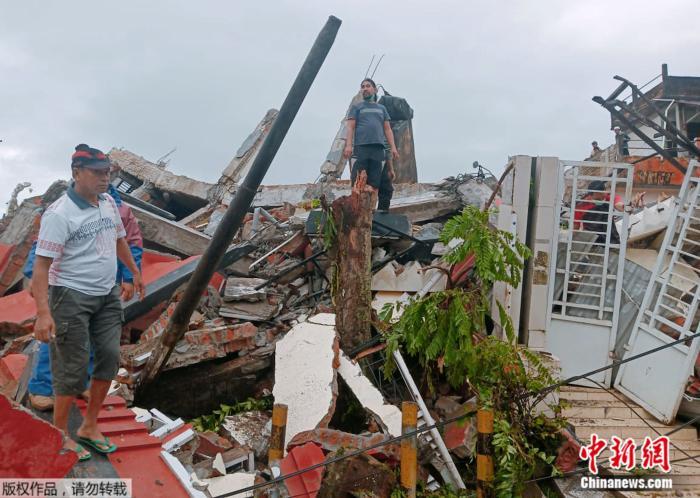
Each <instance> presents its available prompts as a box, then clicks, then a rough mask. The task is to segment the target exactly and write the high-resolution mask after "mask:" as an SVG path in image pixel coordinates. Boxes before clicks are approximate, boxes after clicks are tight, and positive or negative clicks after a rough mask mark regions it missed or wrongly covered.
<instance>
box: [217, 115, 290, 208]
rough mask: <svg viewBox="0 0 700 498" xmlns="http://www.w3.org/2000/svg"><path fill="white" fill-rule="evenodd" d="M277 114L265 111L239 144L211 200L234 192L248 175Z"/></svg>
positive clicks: (219, 198)
mask: <svg viewBox="0 0 700 498" xmlns="http://www.w3.org/2000/svg"><path fill="white" fill-rule="evenodd" d="M278 114H279V111H278V110H277V109H270V110H269V111H267V112H266V113H265V116H264V117H263V119H262V121H260V122H259V123H258V125H257V126H256V127H255V130H253V132H252V133H251V134H250V135H248V137H247V138H246V139H245V141H244V142H243V144H241V146H240V147H239V149H238V151H236V155H235V156H234V157H233V159H231V162H230V163H229V164H228V166H227V167H226V169H224V171H223V172H222V173H221V178H220V179H219V181H218V183H217V185H216V188H217V189H220V192H217V194H216V195H214V196H213V199H215V200H221V199H223V197H224V195H225V194H229V195H230V194H232V193H233V192H235V189H236V184H237V183H238V182H239V181H240V180H241V178H245V176H246V175H247V174H248V171H249V170H250V167H251V166H252V164H253V161H255V158H256V157H257V155H258V151H259V150H260V146H261V145H262V143H263V142H264V141H265V138H266V137H267V134H268V133H269V132H270V129H271V128H272V125H273V124H274V122H275V120H276V119H277V115H278Z"/></svg>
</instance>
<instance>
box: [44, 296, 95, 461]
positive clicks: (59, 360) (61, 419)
mask: <svg viewBox="0 0 700 498" xmlns="http://www.w3.org/2000/svg"><path fill="white" fill-rule="evenodd" d="M93 302H94V298H93V297H92V296H87V295H86V294H83V293H81V292H78V291H74V290H71V289H67V288H65V287H52V288H51V290H50V292H49V305H50V306H51V313H52V315H53V319H54V321H55V323H56V338H55V339H54V340H53V341H52V342H51V343H50V356H51V375H52V377H53V390H54V394H55V400H54V409H53V420H54V425H55V426H56V427H58V428H59V429H61V430H62V431H63V432H64V433H65V434H66V435H67V434H68V416H69V414H70V410H71V406H72V405H73V401H74V400H75V397H76V395H77V394H79V393H80V392H81V391H82V389H83V388H84V386H85V383H86V381H87V365H88V358H89V346H88V345H89V339H88V327H89V323H90V316H91V315H92V309H91V305H92V304H93ZM66 448H68V449H71V450H75V449H76V443H75V441H73V440H71V439H70V438H68V439H67V441H66Z"/></svg>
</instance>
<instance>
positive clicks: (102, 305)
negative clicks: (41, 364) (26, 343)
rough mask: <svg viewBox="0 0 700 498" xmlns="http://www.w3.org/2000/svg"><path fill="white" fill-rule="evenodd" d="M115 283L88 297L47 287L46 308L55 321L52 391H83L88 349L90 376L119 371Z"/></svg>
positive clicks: (119, 307) (111, 376) (105, 376)
mask: <svg viewBox="0 0 700 498" xmlns="http://www.w3.org/2000/svg"><path fill="white" fill-rule="evenodd" d="M119 292H120V289H119V286H117V285H115V286H114V287H113V288H112V290H111V291H110V293H109V294H107V295H105V296H90V295H88V294H85V293H83V292H79V291H77V290H73V289H69V288H68V287H54V286H52V287H49V307H50V308H51V315H52V316H53V320H54V322H55V323H56V338H55V339H54V340H53V341H51V344H50V355H51V375H52V377H53V390H54V393H55V394H58V395H64V396H70V395H77V394H80V393H81V392H83V390H84V389H85V386H86V385H87V381H88V362H89V360H90V350H92V351H93V353H94V362H95V363H94V369H93V372H92V378H93V379H98V380H112V379H114V377H116V375H117V371H118V370H119V338H120V336H121V328H122V304H121V300H120V299H119Z"/></svg>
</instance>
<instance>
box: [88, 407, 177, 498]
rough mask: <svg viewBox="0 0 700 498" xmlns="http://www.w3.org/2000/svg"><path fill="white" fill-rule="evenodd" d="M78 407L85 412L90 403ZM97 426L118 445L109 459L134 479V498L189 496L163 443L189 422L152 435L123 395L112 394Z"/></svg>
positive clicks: (118, 469)
mask: <svg viewBox="0 0 700 498" xmlns="http://www.w3.org/2000/svg"><path fill="white" fill-rule="evenodd" d="M76 403H77V405H78V408H79V409H80V411H81V413H83V414H84V413H85V409H86V408H87V405H86V404H85V402H84V401H82V400H78V401H77V402H76ZM97 427H98V428H99V429H100V432H102V433H103V434H104V435H105V436H108V437H109V438H110V440H111V441H112V442H113V443H114V444H116V445H117V446H118V449H117V451H115V452H114V453H110V454H109V455H108V458H109V462H110V463H111V464H112V466H113V467H114V470H115V471H116V472H117V474H119V477H122V478H125V479H126V478H130V479H132V491H133V496H134V498H179V497H182V498H188V497H189V494H188V493H187V491H186V490H185V489H184V488H183V486H182V484H180V481H178V479H177V477H176V476H175V474H173V473H172V472H171V470H170V468H168V466H167V465H166V464H165V462H164V461H163V459H162V458H161V457H160V453H161V451H162V449H161V445H162V444H163V443H164V442H165V441H168V440H169V439H171V438H173V437H175V436H177V435H178V434H180V433H181V432H183V431H185V430H188V429H190V428H191V426H190V425H189V424H186V425H185V426H183V427H181V428H180V429H179V430H177V431H175V432H173V433H172V434H170V435H168V437H166V438H164V439H162V440H161V439H158V438H156V437H153V436H150V435H149V434H148V429H147V428H146V426H145V425H144V424H142V423H140V422H137V421H136V419H135V414H134V412H132V411H131V410H129V409H128V408H126V402H125V401H124V399H122V398H121V397H119V396H108V397H107V399H106V400H105V403H104V405H103V406H102V409H101V410H100V413H99V414H98V415H97Z"/></svg>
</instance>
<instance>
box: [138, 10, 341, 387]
mask: <svg viewBox="0 0 700 498" xmlns="http://www.w3.org/2000/svg"><path fill="white" fill-rule="evenodd" d="M340 24H341V20H340V19H338V18H337V17H334V16H330V17H329V18H328V21H326V25H325V26H324V27H323V29H322V30H321V32H320V33H319V35H318V37H317V38H316V41H315V42H314V44H313V46H312V47H311V51H310V52H309V55H307V56H306V60H305V61H304V64H303V65H302V67H301V69H300V70H299V74H297V77H296V80H294V84H293V85H292V88H291V89H290V90H289V93H288V94H287V98H285V99H284V103H283V104H282V107H281V108H280V112H279V114H278V115H277V119H276V120H275V122H274V124H273V125H272V127H271V128H270V132H269V134H268V135H267V138H265V141H264V142H263V144H262V146H261V147H260V151H259V152H258V155H257V157H256V158H255V161H253V165H252V166H251V167H250V171H249V172H248V174H247V175H246V177H245V180H244V181H243V183H242V184H241V185H240V186H239V187H238V190H236V194H235V196H234V197H233V200H232V201H231V204H230V205H229V207H228V209H227V210H226V213H225V214H224V216H223V218H222V220H221V223H219V226H218V227H217V229H216V232H214V236H213V237H212V239H211V242H210V243H209V246H208V247H207V249H206V251H204V254H203V255H202V257H201V259H200V260H199V264H198V265H197V269H196V270H195V271H194V274H193V275H192V278H191V279H190V282H189V284H188V285H187V287H186V288H185V292H184V293H183V295H182V299H181V300H180V302H179V303H178V305H177V307H176V308H175V310H174V311H173V315H172V317H171V319H170V323H168V328H167V329H166V330H165V332H163V334H162V336H161V342H160V344H159V347H158V348H157V349H156V350H155V351H154V352H153V354H152V355H151V357H150V359H149V361H148V363H147V364H146V367H145V369H144V372H143V375H142V376H141V379H142V381H141V382H142V385H143V384H147V383H149V382H151V381H152V380H153V379H155V378H156V376H157V375H158V373H159V372H160V370H161V369H162V368H163V366H164V365H165V364H166V363H167V361H168V358H169V357H170V354H171V353H172V350H173V348H174V347H175V344H177V342H178V341H179V340H180V339H182V337H183V336H184V335H185V332H187V327H188V325H189V323H190V318H191V317H192V313H193V312H194V310H195V308H196V307H197V303H198V302H199V299H200V296H201V295H202V292H204V291H205V290H206V288H207V284H208V283H209V280H211V277H212V275H213V274H214V271H215V270H216V268H217V267H218V266H219V263H220V261H221V258H222V257H223V255H224V253H225V252H226V249H227V248H228V246H229V245H230V244H231V240H233V237H234V235H235V234H236V232H237V231H238V229H239V228H240V226H241V222H242V221H243V217H244V216H245V214H246V213H247V211H248V209H249V208H250V205H251V203H252V202H253V198H254V197H255V194H256V193H257V191H258V187H259V186H260V184H261V183H262V179H263V178H264V177H265V174H266V173H267V170H268V168H269V167H270V164H271V163H272V160H273V159H274V158H275V155H276V154H277V151H278V150H279V148H280V145H282V140H284V137H285V136H286V135H287V131H289V127H290V126H291V124H292V121H294V117H295V116H296V114H297V112H298V111H299V108H300V107H301V104H302V102H303V101H304V98H305V97H306V94H307V93H308V92H309V89H310V88H311V84H312V83H313V81H314V79H315V78H316V75H317V74H318V71H319V70H320V69H321V65H322V64H323V61H324V60H325V59H326V56H327V55H328V52H329V51H330V49H331V46H333V42H334V40H335V37H336V34H337V33H338V29H339V28H340Z"/></svg>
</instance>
